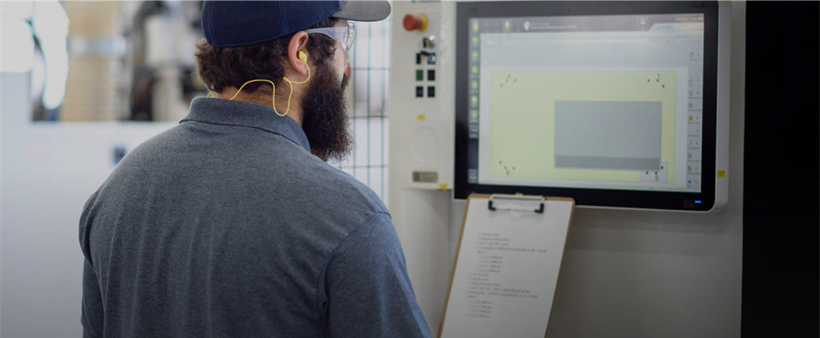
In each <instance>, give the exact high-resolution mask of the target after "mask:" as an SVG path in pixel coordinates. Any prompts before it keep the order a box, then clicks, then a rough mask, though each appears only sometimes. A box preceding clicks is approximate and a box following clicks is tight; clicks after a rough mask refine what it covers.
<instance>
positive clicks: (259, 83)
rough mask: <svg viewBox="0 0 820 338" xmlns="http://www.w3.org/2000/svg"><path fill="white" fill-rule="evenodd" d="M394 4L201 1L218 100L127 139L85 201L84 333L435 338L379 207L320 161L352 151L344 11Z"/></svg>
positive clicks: (207, 66)
mask: <svg viewBox="0 0 820 338" xmlns="http://www.w3.org/2000/svg"><path fill="white" fill-rule="evenodd" d="M389 13H390V5H389V4H388V3H386V2H383V1H379V2H375V1H368V2H346V3H345V2H294V1H290V2H289V1H282V2H271V1H256V2H254V1H249V2H240V1H226V2H209V1H206V2H205V3H204V5H203V8H202V27H203V31H204V34H205V39H206V40H207V41H206V42H201V43H200V44H199V45H198V46H197V48H198V51H197V72H198V74H199V76H200V77H201V78H202V79H203V81H204V82H205V84H207V85H208V87H209V88H210V89H211V90H213V91H214V92H215V94H216V97H215V98H197V99H195V100H194V101H193V102H192V103H191V107H190V111H189V113H188V115H187V116H186V117H185V118H184V119H183V120H182V121H181V122H180V124H179V125H178V126H176V127H174V128H172V129H171V130H169V131H167V132H164V133H162V134H160V135H158V136H156V137H154V138H152V139H151V140H149V141H147V142H145V143H144V144H142V145H140V146H139V147H138V148H137V149H134V151H132V152H131V153H130V154H129V155H128V156H127V157H126V158H125V159H124V160H123V161H122V162H121V163H120V164H119V165H118V167H117V169H116V170H115V171H114V172H113V173H112V174H111V176H110V177H109V178H108V179H107V180H106V181H105V183H103V185H102V186H101V187H100V188H99V190H97V192H95V193H94V194H93V195H92V196H91V198H90V199H89V200H88V202H87V203H86V206H85V209H84V211H83V214H82V217H81V220H80V244H81V247H82V250H83V254H84V256H85V271H84V278H83V302H82V308H83V309H82V310H83V312H82V319H81V321H82V324H83V327H84V328H85V331H84V332H85V336H87V337H320V336H333V337H429V336H430V331H429V328H428V326H427V323H426V321H425V319H424V317H423V315H422V313H421V311H420V309H419V307H418V304H417V303H416V299H415V295H414V293H413V289H412V287H411V285H410V280H409V278H408V277H407V272H406V265H405V261H404V255H403V253H402V250H401V247H400V244H399V241H398V237H397V235H396V232H395V229H394V228H393V225H392V223H391V220H390V215H389V213H388V212H387V209H386V208H385V206H384V205H383V204H382V203H381V202H380V200H379V198H378V197H377V196H376V195H375V194H374V193H373V192H372V191H371V190H370V189H369V188H368V187H366V186H365V185H363V184H361V183H360V182H358V181H356V179H354V178H353V177H351V176H350V175H347V174H345V173H343V172H341V171H339V170H337V169H335V168H333V167H331V166H330V165H328V164H326V163H325V162H324V160H326V159H328V158H341V157H343V156H344V155H345V154H346V153H347V152H348V150H349V149H350V137H349V136H348V134H347V125H346V123H347V118H346V112H345V103H344V96H343V89H344V86H345V84H346V79H347V78H346V77H345V76H344V73H345V72H346V67H347V62H348V57H347V55H346V53H347V51H348V50H349V48H350V44H352V38H353V34H352V33H353V32H352V29H353V26H352V25H350V24H349V22H348V20H361V21H366V20H370V21H373V20H381V19H384V18H385V17H387V15H389ZM254 80H255V81H254ZM273 85H275V94H274V87H273ZM274 105H275V107H276V109H274V108H273V107H274Z"/></svg>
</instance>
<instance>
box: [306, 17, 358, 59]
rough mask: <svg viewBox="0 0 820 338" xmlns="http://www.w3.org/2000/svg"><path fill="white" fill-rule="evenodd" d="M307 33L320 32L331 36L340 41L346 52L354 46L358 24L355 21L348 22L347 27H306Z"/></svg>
mask: <svg viewBox="0 0 820 338" xmlns="http://www.w3.org/2000/svg"><path fill="white" fill-rule="evenodd" d="M305 33H308V34H310V33H319V34H324V35H327V36H329V37H330V38H331V39H333V40H336V41H339V43H341V44H342V47H343V48H344V51H345V53H347V52H349V51H350V48H352V47H353V40H355V39H356V24H355V23H354V22H353V21H348V22H347V27H322V28H311V29H306V30H305Z"/></svg>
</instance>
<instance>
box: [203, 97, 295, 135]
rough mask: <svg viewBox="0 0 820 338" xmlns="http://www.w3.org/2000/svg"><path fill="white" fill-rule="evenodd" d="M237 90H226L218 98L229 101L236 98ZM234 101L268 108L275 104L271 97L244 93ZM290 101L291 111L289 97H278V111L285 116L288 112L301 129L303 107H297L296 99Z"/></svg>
mask: <svg viewBox="0 0 820 338" xmlns="http://www.w3.org/2000/svg"><path fill="white" fill-rule="evenodd" d="M236 90H237V89H236V88H235V87H230V88H225V89H224V90H222V93H217V94H216V98H218V99H222V100H229V99H230V98H231V97H233V96H234V94H236ZM233 101H242V102H250V103H256V104H260V105H263V106H267V107H272V104H273V102H271V97H270V95H266V94H257V93H254V94H246V93H244V92H240V93H239V95H236V97H234V99H233ZM290 101H291V102H290V109H288V98H287V96H285V97H281V95H276V108H278V109H276V110H277V111H279V113H280V114H284V113H285V111H287V112H288V115H287V116H288V117H290V118H291V119H293V120H294V121H296V123H298V124H299V126H300V127H301V126H302V110H301V107H298V106H297V105H295V104H294V103H295V102H297V101H298V100H297V99H296V98H295V97H291V100H290Z"/></svg>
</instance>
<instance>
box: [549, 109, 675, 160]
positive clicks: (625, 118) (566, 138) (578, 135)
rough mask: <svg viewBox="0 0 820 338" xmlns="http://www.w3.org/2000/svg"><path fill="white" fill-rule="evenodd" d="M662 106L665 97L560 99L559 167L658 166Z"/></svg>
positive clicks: (557, 111) (557, 114)
mask: <svg viewBox="0 0 820 338" xmlns="http://www.w3.org/2000/svg"><path fill="white" fill-rule="evenodd" d="M661 108H662V104H661V102H634V101H625V102H624V101H556V102H555V167H556V168H583V169H603V170H653V169H658V168H659V167H660V162H661Z"/></svg>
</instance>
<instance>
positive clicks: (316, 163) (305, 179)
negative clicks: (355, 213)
mask: <svg viewBox="0 0 820 338" xmlns="http://www.w3.org/2000/svg"><path fill="white" fill-rule="evenodd" d="M310 156H311V157H312V158H310V159H306V160H305V161H304V162H303V163H302V164H301V166H302V167H303V170H300V175H299V181H298V182H299V185H302V186H303V188H304V189H305V190H307V191H313V192H314V193H315V194H317V195H320V196H322V195H323V196H324V197H322V198H320V199H322V200H329V201H335V202H334V205H338V206H339V208H347V209H350V210H351V211H352V210H362V211H364V212H366V213H367V214H368V215H372V214H374V213H378V212H381V213H387V207H385V205H384V203H382V201H381V199H380V198H379V196H378V195H377V194H376V193H375V192H374V191H373V189H371V188H370V187H368V186H367V185H366V184H364V183H362V182H361V181H359V180H358V179H356V178H355V177H353V176H352V175H350V174H348V173H346V172H344V171H342V170H341V169H339V168H335V167H333V166H331V165H329V164H327V163H325V162H323V161H322V160H320V159H318V158H317V157H315V156H312V155H310Z"/></svg>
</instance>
